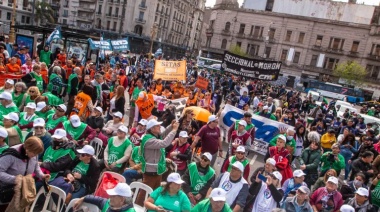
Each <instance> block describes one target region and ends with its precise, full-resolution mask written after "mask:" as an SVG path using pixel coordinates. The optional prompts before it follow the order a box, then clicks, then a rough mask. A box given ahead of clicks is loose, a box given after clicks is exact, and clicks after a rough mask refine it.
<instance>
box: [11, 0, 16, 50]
mask: <svg viewBox="0 0 380 212" xmlns="http://www.w3.org/2000/svg"><path fill="white" fill-rule="evenodd" d="M16 4H17V0H13V10H12V20H11V26H10V27H11V28H10V30H9V42H10V43H15V40H16V31H15V28H14V27H15V23H16V15H17V14H16Z"/></svg>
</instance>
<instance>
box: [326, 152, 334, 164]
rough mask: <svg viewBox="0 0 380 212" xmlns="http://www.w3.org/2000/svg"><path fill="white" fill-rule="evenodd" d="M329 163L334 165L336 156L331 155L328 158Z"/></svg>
mask: <svg viewBox="0 0 380 212" xmlns="http://www.w3.org/2000/svg"><path fill="white" fill-rule="evenodd" d="M327 161H329V162H331V163H334V162H335V155H334V154H332V153H330V154H329V156H328V157H327Z"/></svg>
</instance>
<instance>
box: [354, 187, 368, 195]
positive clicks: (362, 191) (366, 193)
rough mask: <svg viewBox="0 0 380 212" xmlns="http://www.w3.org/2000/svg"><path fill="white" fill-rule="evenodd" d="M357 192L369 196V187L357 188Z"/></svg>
mask: <svg viewBox="0 0 380 212" xmlns="http://www.w3.org/2000/svg"><path fill="white" fill-rule="evenodd" d="M355 194H359V195H360V196H366V197H369V192H368V189H365V188H363V187H360V188H358V190H356V192H355Z"/></svg>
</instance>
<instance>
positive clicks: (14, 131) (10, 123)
mask: <svg viewBox="0 0 380 212" xmlns="http://www.w3.org/2000/svg"><path fill="white" fill-rule="evenodd" d="M3 117H4V119H3V126H4V128H5V130H6V131H7V133H8V138H7V139H6V143H7V144H8V146H10V147H11V146H14V145H17V144H21V143H24V139H23V136H22V133H21V130H20V128H19V127H18V125H17V123H18V121H19V117H18V114H17V113H15V112H11V113H9V114H8V115H3Z"/></svg>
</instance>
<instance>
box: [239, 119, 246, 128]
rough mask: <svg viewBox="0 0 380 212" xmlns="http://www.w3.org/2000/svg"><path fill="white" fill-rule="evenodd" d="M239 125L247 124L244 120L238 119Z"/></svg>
mask: <svg viewBox="0 0 380 212" xmlns="http://www.w3.org/2000/svg"><path fill="white" fill-rule="evenodd" d="M239 125H243V126H244V127H246V126H247V122H246V121H244V120H240V121H239Z"/></svg>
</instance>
